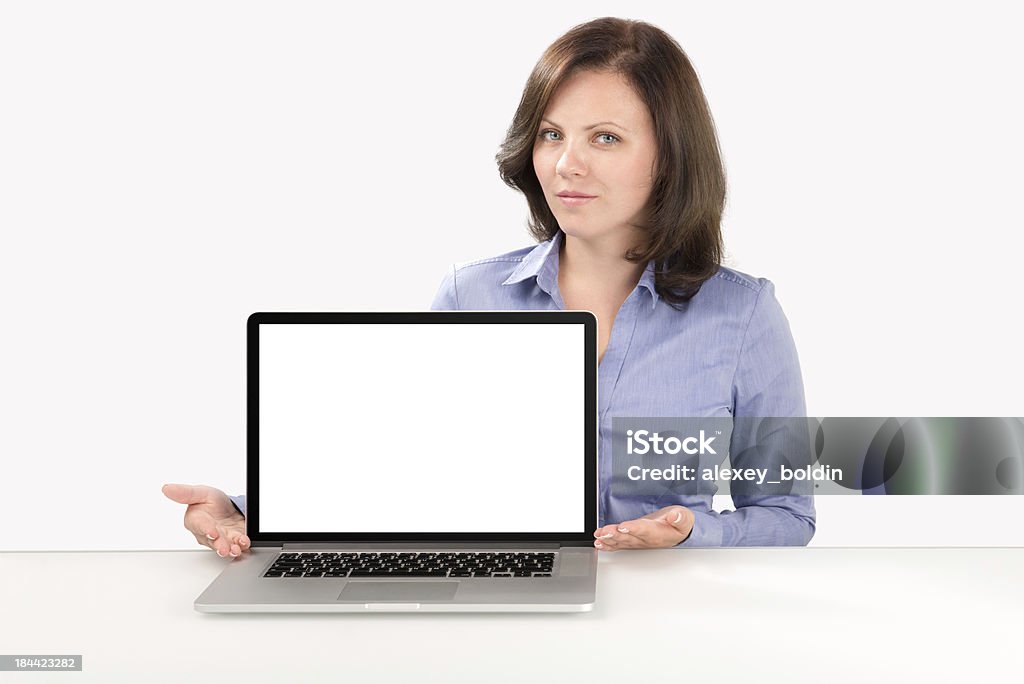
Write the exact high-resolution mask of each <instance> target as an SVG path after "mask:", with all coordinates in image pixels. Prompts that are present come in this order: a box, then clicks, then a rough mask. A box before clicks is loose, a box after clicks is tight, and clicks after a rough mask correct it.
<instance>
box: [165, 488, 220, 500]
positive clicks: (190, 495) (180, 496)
mask: <svg viewBox="0 0 1024 684" xmlns="http://www.w3.org/2000/svg"><path fill="white" fill-rule="evenodd" d="M213 491H215V490H214V489H213V487H207V486H206V485H186V484H165V485H164V486H163V493H164V495H166V496H167V498H168V499H171V500H172V501H177V502H178V503H182V504H197V503H206V502H207V501H209V500H210V494H211V492H213Z"/></svg>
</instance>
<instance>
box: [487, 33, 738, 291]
mask: <svg viewBox="0 0 1024 684" xmlns="http://www.w3.org/2000/svg"><path fill="white" fill-rule="evenodd" d="M588 69H594V70H608V71H613V72H615V73H618V74H621V75H622V76H623V77H625V78H626V80H627V81H628V82H629V83H630V85H631V86H632V87H633V89H634V90H635V91H636V93H637V95H638V96H639V97H640V99H641V100H643V102H644V103H645V104H646V105H647V109H648V111H649V112H650V114H651V118H652V119H653V121H654V134H655V138H656V140H657V143H658V157H657V162H656V170H657V173H656V175H655V178H654V183H653V187H652V189H651V197H650V200H649V206H648V211H647V217H648V218H647V221H646V223H645V224H644V225H643V226H641V227H642V228H643V229H644V232H645V234H646V236H647V240H646V244H642V245H637V246H634V247H633V248H631V249H630V250H629V251H627V252H626V254H624V255H623V257H624V258H626V259H627V260H629V261H631V262H633V263H647V262H648V261H651V260H654V264H655V289H656V290H657V291H658V294H659V295H660V296H661V297H662V298H664V299H665V300H666V301H667V302H668V303H669V304H670V305H672V306H675V307H677V308H678V307H679V306H680V305H681V304H683V303H684V302H686V301H688V300H689V299H690V298H691V297H693V296H694V295H695V294H697V292H698V291H700V288H701V285H703V284H704V281H706V280H707V279H708V278H710V277H712V276H713V275H714V274H715V273H716V272H717V271H718V268H719V266H720V265H721V260H722V252H723V245H722V229H721V221H722V212H723V210H724V208H725V185H726V184H725V169H724V167H723V164H722V155H721V151H720V149H719V145H718V136H717V134H716V132H715V124H714V121H713V120H712V118H711V110H710V109H709V108H708V103H707V100H706V99H705V97H704V91H703V90H702V89H701V86H700V80H699V79H698V78H697V73H696V71H694V69H693V66H692V65H691V64H690V60H689V59H687V57H686V53H684V52H683V49H682V48H681V47H679V44H678V43H676V41H675V40H673V39H672V37H671V36H669V35H668V34H667V33H665V32H664V31H662V30H661V29H659V28H657V27H656V26H652V25H651V24H648V23H645V22H642V21H630V20H627V19H617V18H613V17H605V18H603V19H595V20H593V21H589V22H587V23H585V24H580V25H579V26H576V27H574V28H572V29H571V30H570V31H569V32H568V33H566V34H565V35H563V36H562V37H561V38H559V39H558V40H556V41H555V42H554V43H552V44H551V46H550V47H549V48H548V49H547V50H545V51H544V54H543V55H542V56H541V58H540V61H538V62H537V65H536V66H535V67H534V68H533V72H532V73H531V74H530V78H529V79H528V80H527V82H526V87H525V88H524V90H523V96H522V99H521V100H520V102H519V108H518V109H517V110H516V113H515V117H514V118H513V119H512V125H511V126H509V129H508V133H507V134H506V135H505V140H504V141H503V142H502V144H501V149H500V150H499V152H498V154H497V157H496V159H497V162H498V170H499V172H500V173H501V178H502V180H504V181H505V183H507V184H508V185H509V186H511V187H513V188H515V189H516V190H519V191H521V192H522V193H523V194H524V195H526V201H527V203H528V204H529V207H530V221H529V227H530V233H531V234H532V235H533V237H534V238H536V239H537V240H538V241H543V240H550V239H551V238H553V237H554V236H555V235H556V234H558V232H559V230H561V229H560V228H559V227H558V222H557V221H556V220H555V216H554V214H553V213H552V212H551V208H550V207H549V206H548V203H547V201H546V200H545V199H544V193H543V191H542V190H541V187H540V182H539V181H538V180H537V174H536V173H535V172H534V168H533V147H534V143H535V140H536V137H537V132H538V130H539V127H540V120H541V118H542V117H543V115H544V110H545V109H547V106H548V102H549V101H550V100H551V97H552V95H553V94H554V92H555V91H556V90H557V89H558V87H559V86H560V85H561V84H562V83H563V82H564V81H565V80H566V79H567V78H569V77H570V76H571V75H573V74H574V73H576V72H578V71H581V70H588Z"/></svg>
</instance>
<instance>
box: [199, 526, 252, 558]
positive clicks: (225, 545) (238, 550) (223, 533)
mask: <svg viewBox="0 0 1024 684" xmlns="http://www.w3.org/2000/svg"><path fill="white" fill-rule="evenodd" d="M196 536H197V538H199V536H198V535H196ZM199 543H200V544H204V545H205V546H209V547H210V548H211V549H213V550H214V551H216V552H217V555H218V556H220V557H221V558H227V557H229V556H230V557H232V558H237V557H238V556H240V555H242V553H243V552H245V551H248V550H249V548H250V546H251V543H250V541H249V538H248V537H247V536H245V533H244V532H243V531H242V530H240V529H237V528H236V527H234V526H231V525H228V526H224V525H213V526H212V528H211V529H206V530H204V535H203V538H199Z"/></svg>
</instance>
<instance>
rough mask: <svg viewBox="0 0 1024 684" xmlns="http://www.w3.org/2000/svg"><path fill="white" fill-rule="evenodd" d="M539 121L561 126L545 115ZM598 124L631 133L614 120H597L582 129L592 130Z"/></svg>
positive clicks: (557, 126) (556, 126) (598, 125)
mask: <svg viewBox="0 0 1024 684" xmlns="http://www.w3.org/2000/svg"><path fill="white" fill-rule="evenodd" d="M541 123H548V124H550V125H552V126H554V127H555V128H562V126H560V125H559V124H556V123H555V122H554V121H552V120H551V119H548V118H547V117H545V118H543V119H541ZM600 126H615V127H616V128H621V129H622V130H624V131H626V132H627V133H632V131H631V130H629V129H628V128H626V127H625V126H623V125H622V124H617V123H615V122H614V121H598V122H597V123H595V124H590V125H589V126H587V127H586V128H584V129H583V130H585V131H589V130H593V129H595V128H598V127H600Z"/></svg>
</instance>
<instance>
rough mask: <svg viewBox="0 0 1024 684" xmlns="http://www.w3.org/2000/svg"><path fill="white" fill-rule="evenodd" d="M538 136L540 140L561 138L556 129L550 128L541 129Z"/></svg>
mask: <svg viewBox="0 0 1024 684" xmlns="http://www.w3.org/2000/svg"><path fill="white" fill-rule="evenodd" d="M540 137H541V140H551V141H555V140H561V139H562V136H561V135H560V134H559V132H558V131H552V130H547V131H541V132H540Z"/></svg>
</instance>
